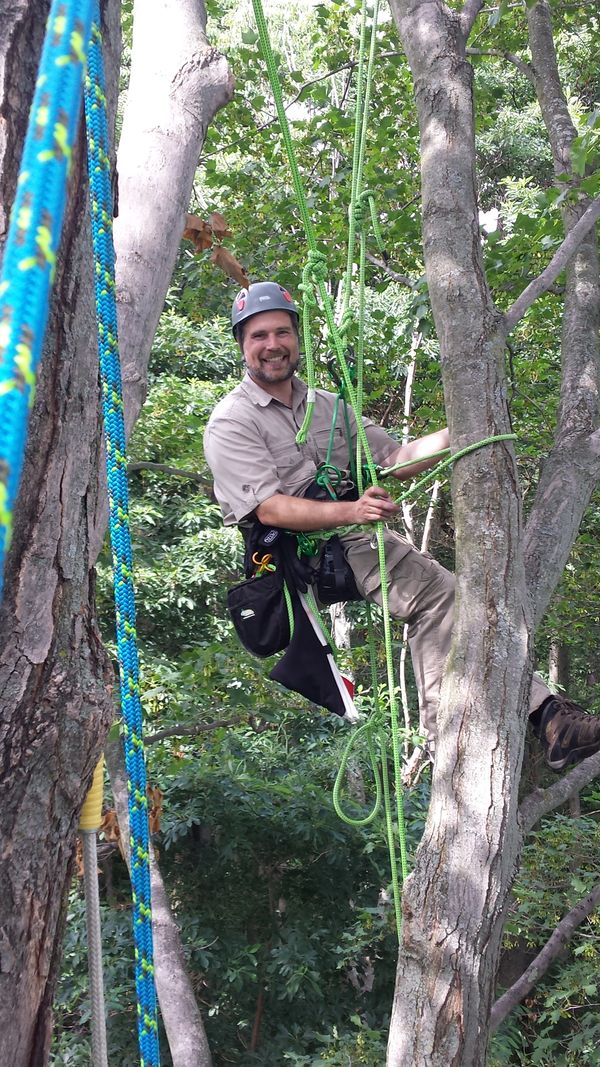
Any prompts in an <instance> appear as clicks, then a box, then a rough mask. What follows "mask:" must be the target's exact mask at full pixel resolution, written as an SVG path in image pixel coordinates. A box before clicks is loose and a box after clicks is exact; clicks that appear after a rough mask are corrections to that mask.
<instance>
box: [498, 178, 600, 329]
mask: <svg viewBox="0 0 600 1067" xmlns="http://www.w3.org/2000/svg"><path fill="white" fill-rule="evenodd" d="M599 218H600V197H596V199H595V200H592V202H591V204H590V205H589V207H588V208H586V210H585V211H584V213H583V215H582V216H581V218H580V219H579V220H578V221H577V222H576V223H575V225H574V226H573V229H572V230H570V231H569V233H568V234H567V236H566V237H565V239H564V241H563V242H562V244H561V245H560V247H559V248H557V250H556V252H555V253H554V255H553V256H552V259H551V260H550V262H549V264H548V266H547V267H546V268H545V270H543V271H542V273H541V274H538V276H537V278H534V280H533V281H532V282H530V283H529V285H528V286H527V287H526V288H525V289H524V290H523V292H522V293H521V295H520V296H518V297H517V299H516V300H515V302H514V304H512V305H511V307H509V309H508V311H507V312H506V313H505V315H504V323H505V326H506V332H507V333H510V331H511V330H513V329H514V327H515V326H516V325H517V323H518V322H519V320H520V319H522V318H523V315H524V314H525V312H526V311H527V310H528V309H529V308H530V307H531V305H532V304H533V302H534V300H537V298H538V296H541V295H542V293H545V292H547V290H548V289H549V288H550V286H551V285H552V284H553V283H554V282H555V281H556V279H557V278H558V276H559V274H560V273H561V272H562V271H563V270H564V269H565V267H566V266H567V264H568V262H569V260H570V259H571V258H572V256H573V255H574V254H575V252H576V251H577V249H578V248H579V246H580V244H581V242H582V241H583V239H584V237H585V236H586V235H587V234H588V233H589V231H590V230H591V229H592V227H593V226H594V225H595V224H596V223H597V221H598V219H599Z"/></svg>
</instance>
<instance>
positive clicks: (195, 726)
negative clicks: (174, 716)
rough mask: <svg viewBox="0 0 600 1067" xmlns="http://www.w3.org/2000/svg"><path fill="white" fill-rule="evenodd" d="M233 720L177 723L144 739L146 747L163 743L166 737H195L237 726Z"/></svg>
mask: <svg viewBox="0 0 600 1067" xmlns="http://www.w3.org/2000/svg"><path fill="white" fill-rule="evenodd" d="M238 725H239V724H238V723H237V722H234V721H233V719H215V721H214V722H196V723H191V722H178V723H175V725H174V726H169V727H167V728H165V729H164V730H157V731H156V732H155V733H153V734H148V735H147V736H146V737H144V742H145V744H147V745H155V744H156V743H157V742H158V741H165V740H166V739H167V738H168V737H197V736H198V734H205V733H208V732H209V731H210V730H218V729H220V727H222V726H238Z"/></svg>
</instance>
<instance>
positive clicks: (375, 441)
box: [363, 418, 400, 467]
mask: <svg viewBox="0 0 600 1067" xmlns="http://www.w3.org/2000/svg"><path fill="white" fill-rule="evenodd" d="M363 426H364V428H365V431H366V434H367V441H368V442H369V445H370V448H371V453H372V455H373V459H374V461H375V463H377V464H378V466H380V467H387V466H388V460H390V459H391V457H392V456H393V455H394V454H395V453H396V452H397V451H398V449H399V448H400V442H399V441H396V439H395V438H394V437H392V436H391V435H390V434H389V433H388V432H387V430H384V429H383V427H382V426H378V425H377V424H376V423H375V422H371V420H370V419H365V418H363Z"/></svg>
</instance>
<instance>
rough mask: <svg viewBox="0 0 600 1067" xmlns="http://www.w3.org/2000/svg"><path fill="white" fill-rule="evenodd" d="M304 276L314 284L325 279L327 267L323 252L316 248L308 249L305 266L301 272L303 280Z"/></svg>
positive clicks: (327, 272)
mask: <svg viewBox="0 0 600 1067" xmlns="http://www.w3.org/2000/svg"><path fill="white" fill-rule="evenodd" d="M305 276H306V278H307V279H309V278H310V280H311V281H313V282H314V283H315V284H318V283H319V282H326V281H327V278H328V276H329V271H328V269H327V257H326V255H325V253H324V252H319V251H318V250H317V249H311V250H310V251H309V253H308V259H307V261H306V266H305V268H304V271H303V272H302V280H303V281H304V278H305Z"/></svg>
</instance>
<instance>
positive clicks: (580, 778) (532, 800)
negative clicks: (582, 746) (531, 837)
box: [519, 752, 600, 834]
mask: <svg viewBox="0 0 600 1067" xmlns="http://www.w3.org/2000/svg"><path fill="white" fill-rule="evenodd" d="M599 774H600V752H596V754H595V755H594V756H589V757H588V759H586V760H583V762H582V763H579V764H578V765H577V767H574V768H573V770H572V771H570V772H569V774H565V776H564V777H563V778H558V779H557V780H556V782H553V784H552V785H550V786H548V788H547V789H535V790H534V792H533V793H529V795H528V796H526V797H525V798H524V799H523V800H522V801H521V806H520V808H519V815H520V818H521V826H522V829H523V833H524V834H528V833H529V831H530V830H532V829H533V827H534V826H535V824H536V823H537V822H539V820H540V819H541V818H543V816H544V815H547V814H548V812H550V811H554V809H555V808H558V807H559V805H560V804H564V803H565V801H567V800H569V798H570V797H574V796H575V795H576V794H577V793H579V792H580V791H581V790H582V789H583V788H584V786H586V785H589V783H590V782H591V781H592V779H593V778H596V777H597V776H598V775H599Z"/></svg>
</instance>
